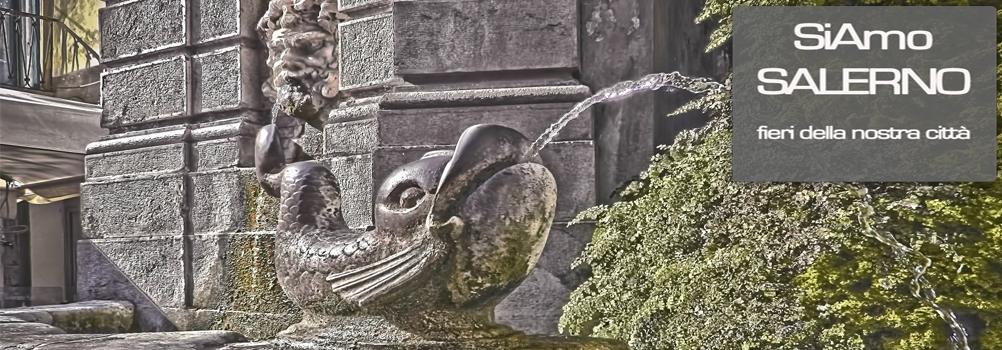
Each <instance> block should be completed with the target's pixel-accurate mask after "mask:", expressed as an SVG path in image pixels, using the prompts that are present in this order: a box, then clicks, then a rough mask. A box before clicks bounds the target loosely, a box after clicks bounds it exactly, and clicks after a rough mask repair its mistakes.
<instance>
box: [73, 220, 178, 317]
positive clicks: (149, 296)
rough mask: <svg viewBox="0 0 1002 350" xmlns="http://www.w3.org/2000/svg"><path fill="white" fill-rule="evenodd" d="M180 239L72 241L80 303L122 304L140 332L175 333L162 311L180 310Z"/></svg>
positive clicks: (176, 237) (147, 238) (151, 238)
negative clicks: (131, 308)
mask: <svg viewBox="0 0 1002 350" xmlns="http://www.w3.org/2000/svg"><path fill="white" fill-rule="evenodd" d="M182 239H183V237H180V236H175V237H146V238H123V239H81V240H79V241H77V294H78V297H79V299H80V300H125V301H129V302H131V303H132V304H133V305H135V313H136V319H137V322H138V326H139V329H140V330H143V331H169V330H176V329H175V328H174V326H173V324H171V323H170V322H169V320H167V319H166V316H165V315H164V314H163V311H162V308H165V307H184V304H185V292H184V290H185V278H184V261H183V256H184V244H183V241H182Z"/></svg>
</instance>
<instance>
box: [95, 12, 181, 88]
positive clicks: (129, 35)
mask: <svg viewBox="0 0 1002 350" xmlns="http://www.w3.org/2000/svg"><path fill="white" fill-rule="evenodd" d="M98 13H99V18H100V21H101V58H102V59H103V60H114V59H118V58H122V57H129V56H134V55H137V54H141V53H146V52H151V51H155V50H160V49H164V48H168V47H174V46H180V45H183V44H184V39H185V28H184V23H185V18H184V1H182V0H138V1H132V2H123V3H119V4H115V5H111V6H108V7H105V8H102V9H100V10H99V12H98ZM181 77H182V78H183V77H184V76H183V75H182V76H181ZM146 87H147V88H149V87H150V86H146Z"/></svg>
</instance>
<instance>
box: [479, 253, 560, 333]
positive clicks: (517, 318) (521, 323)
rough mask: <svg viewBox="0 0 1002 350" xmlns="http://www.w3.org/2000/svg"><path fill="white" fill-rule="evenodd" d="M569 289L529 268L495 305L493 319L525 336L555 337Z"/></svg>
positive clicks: (549, 274)
mask: <svg viewBox="0 0 1002 350" xmlns="http://www.w3.org/2000/svg"><path fill="white" fill-rule="evenodd" d="M570 294H571V289H569V288H567V287H565V286H564V285H563V284H562V283H560V279H559V278H557V277H556V276H553V274H551V273H549V272H547V271H546V270H543V269H538V268H537V269H533V270H532V271H531V272H529V276H528V277H526V278H525V281H523V282H522V284H521V285H519V287H518V289H515V291H513V292H512V293H511V294H509V295H508V297H506V298H505V299H504V300H502V301H501V303H500V304H498V306H496V307H494V319H495V320H496V321H497V322H498V323H501V324H504V325H508V326H509V327H511V328H514V329H516V330H519V331H522V332H525V333H528V334H557V333H558V330H557V323H558V322H559V320H560V315H562V314H563V307H564V305H565V304H567V302H568V301H569V300H570V297H569V296H570Z"/></svg>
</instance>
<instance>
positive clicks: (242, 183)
mask: <svg viewBox="0 0 1002 350" xmlns="http://www.w3.org/2000/svg"><path fill="white" fill-rule="evenodd" d="M190 175H191V183H192V202H191V226H192V232H193V233H196V234H199V233H220V232H248V231H258V230H259V229H262V228H261V227H258V226H257V224H256V221H255V213H256V212H257V210H258V207H257V196H258V194H259V191H260V186H259V185H258V184H257V180H256V179H255V177H254V172H253V170H251V169H248V168H234V169H222V170H210V171H204V172H193V173H191V174H190Z"/></svg>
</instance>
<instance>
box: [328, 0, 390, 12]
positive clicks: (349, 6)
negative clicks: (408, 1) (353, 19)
mask: <svg viewBox="0 0 1002 350" xmlns="http://www.w3.org/2000/svg"><path fill="white" fill-rule="evenodd" d="M389 3H390V0H338V1H337V10H338V11H340V12H344V11H351V10H362V9H366V8H370V7H374V6H379V5H387V4H389Z"/></svg>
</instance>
